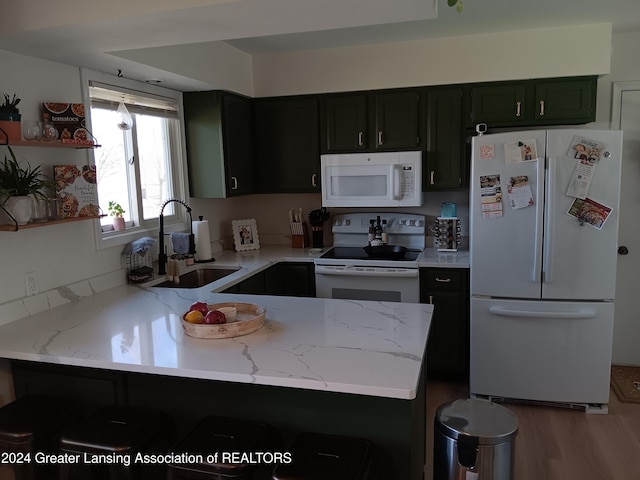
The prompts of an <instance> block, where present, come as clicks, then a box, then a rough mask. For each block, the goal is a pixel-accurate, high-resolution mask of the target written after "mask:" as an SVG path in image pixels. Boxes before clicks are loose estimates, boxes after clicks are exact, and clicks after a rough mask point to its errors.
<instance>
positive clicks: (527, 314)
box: [489, 307, 596, 319]
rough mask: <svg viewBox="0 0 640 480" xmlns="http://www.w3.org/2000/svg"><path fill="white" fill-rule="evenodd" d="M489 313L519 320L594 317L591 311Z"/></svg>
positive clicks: (491, 310) (496, 310) (500, 310)
mask: <svg viewBox="0 0 640 480" xmlns="http://www.w3.org/2000/svg"><path fill="white" fill-rule="evenodd" d="M489 313H491V314H492V315H497V316H499V317H520V318H568V319H588V318H593V317H595V315H596V312H594V311H593V310H591V309H587V310H577V311H573V312H538V311H536V312H534V311H531V310H513V309H511V308H502V307H489Z"/></svg>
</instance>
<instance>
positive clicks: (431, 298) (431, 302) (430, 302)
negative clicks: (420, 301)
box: [429, 295, 433, 305]
mask: <svg viewBox="0 0 640 480" xmlns="http://www.w3.org/2000/svg"><path fill="white" fill-rule="evenodd" d="M429 304H431V305H433V295H429Z"/></svg>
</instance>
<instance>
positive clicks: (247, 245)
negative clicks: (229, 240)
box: [231, 218, 260, 252]
mask: <svg viewBox="0 0 640 480" xmlns="http://www.w3.org/2000/svg"><path fill="white" fill-rule="evenodd" d="M231 226H232V228H233V243H234V245H235V248H236V252H241V251H243V250H258V249H259V248H260V239H259V237H258V226H257V225H256V219H255V218H246V219H243V220H233V221H232V222H231Z"/></svg>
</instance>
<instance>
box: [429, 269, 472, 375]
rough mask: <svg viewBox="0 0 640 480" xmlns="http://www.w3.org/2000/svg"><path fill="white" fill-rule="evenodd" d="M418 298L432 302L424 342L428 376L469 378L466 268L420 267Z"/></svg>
mask: <svg viewBox="0 0 640 480" xmlns="http://www.w3.org/2000/svg"><path fill="white" fill-rule="evenodd" d="M420 302H421V303H430V304H433V305H434V310H433V316H432V318H431V329H430V330H429V340H428V342H427V376H428V377H429V378H438V379H446V380H454V381H467V380H468V378H469V271H468V270H467V269H464V268H421V269H420Z"/></svg>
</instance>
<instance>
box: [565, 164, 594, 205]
mask: <svg viewBox="0 0 640 480" xmlns="http://www.w3.org/2000/svg"><path fill="white" fill-rule="evenodd" d="M595 169H596V163H595V162H592V161H591V160H588V159H581V160H578V162H577V164H576V168H575V169H574V170H573V175H572V176H571V180H570V181H569V188H567V195H568V196H570V197H575V198H580V199H582V200H584V199H585V198H587V194H588V193H589V187H590V186H591V180H592V179H593V174H594V172H595Z"/></svg>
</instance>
